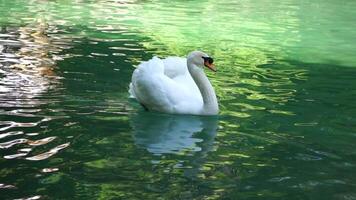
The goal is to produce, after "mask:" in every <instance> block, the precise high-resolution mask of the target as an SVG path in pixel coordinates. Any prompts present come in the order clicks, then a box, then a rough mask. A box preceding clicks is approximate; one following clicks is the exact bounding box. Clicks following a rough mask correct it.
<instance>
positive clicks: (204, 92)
mask: <svg viewBox="0 0 356 200" xmlns="http://www.w3.org/2000/svg"><path fill="white" fill-rule="evenodd" d="M204 66H206V67H208V68H209V69H211V70H213V71H216V70H215V68H214V65H213V59H212V58H210V57H209V56H208V55H207V54H206V53H203V52H200V51H193V52H191V53H189V55H188V56H187V59H185V58H179V57H168V58H166V59H163V60H162V59H159V58H157V57H153V58H152V59H151V60H149V61H145V62H142V63H141V64H140V65H139V66H138V67H137V69H135V71H134V72H133V74H132V80H131V83H130V89H129V92H130V95H131V97H133V98H136V99H137V101H138V102H140V103H141V104H142V105H143V106H144V107H145V108H146V109H147V110H152V111H158V112H164V113H170V114H191V115H217V114H218V112H219V105H218V101H217V99H216V95H215V91H214V88H213V87H212V85H211V83H210V82H209V80H208V78H207V77H206V75H205V73H204V69H203V68H204Z"/></svg>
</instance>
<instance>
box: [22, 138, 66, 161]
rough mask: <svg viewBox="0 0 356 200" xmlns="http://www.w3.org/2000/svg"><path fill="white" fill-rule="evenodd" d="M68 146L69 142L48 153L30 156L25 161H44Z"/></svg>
mask: <svg viewBox="0 0 356 200" xmlns="http://www.w3.org/2000/svg"><path fill="white" fill-rule="evenodd" d="M69 144H70V143H69V142H68V143H65V144H61V145H59V146H57V147H55V148H53V149H51V150H49V151H48V152H45V153H41V154H38V155H35V156H31V157H27V158H26V160H32V161H39V160H45V159H47V158H49V157H51V156H53V155H55V154H57V153H58V152H59V151H60V150H62V149H64V148H66V147H68V146H69Z"/></svg>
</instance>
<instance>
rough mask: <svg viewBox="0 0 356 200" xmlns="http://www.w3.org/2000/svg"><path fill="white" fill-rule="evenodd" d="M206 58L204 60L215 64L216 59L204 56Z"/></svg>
mask: <svg viewBox="0 0 356 200" xmlns="http://www.w3.org/2000/svg"><path fill="white" fill-rule="evenodd" d="M202 58H203V59H204V62H208V63H209V64H213V62H214V60H213V59H212V58H210V57H204V56H203V57H202Z"/></svg>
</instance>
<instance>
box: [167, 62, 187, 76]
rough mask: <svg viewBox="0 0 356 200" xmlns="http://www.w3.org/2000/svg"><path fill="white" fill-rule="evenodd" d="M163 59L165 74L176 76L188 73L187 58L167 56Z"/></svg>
mask: <svg viewBox="0 0 356 200" xmlns="http://www.w3.org/2000/svg"><path fill="white" fill-rule="evenodd" d="M162 61H163V65H164V74H165V75H167V76H168V77H170V78H174V77H177V76H181V75H184V74H186V73H188V67H187V59H186V58H180V57H167V58H165V59H163V60H162Z"/></svg>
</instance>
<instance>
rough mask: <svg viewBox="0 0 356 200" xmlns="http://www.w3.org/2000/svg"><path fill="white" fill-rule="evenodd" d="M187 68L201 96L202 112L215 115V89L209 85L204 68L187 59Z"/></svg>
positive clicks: (216, 105)
mask: <svg viewBox="0 0 356 200" xmlns="http://www.w3.org/2000/svg"><path fill="white" fill-rule="evenodd" d="M187 64H188V70H189V72H190V75H191V76H192V78H193V80H194V82H195V84H197V86H198V88H199V90H200V93H201V95H202V97H203V102H204V106H203V114H205V115H217V114H218V112H219V106H218V101H217V99H216V95H215V91H214V88H213V86H212V85H211V83H210V81H209V79H208V77H206V75H205V73H204V70H203V69H202V68H200V67H197V66H195V65H194V64H193V63H190V62H189V61H188V63H187Z"/></svg>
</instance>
